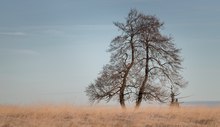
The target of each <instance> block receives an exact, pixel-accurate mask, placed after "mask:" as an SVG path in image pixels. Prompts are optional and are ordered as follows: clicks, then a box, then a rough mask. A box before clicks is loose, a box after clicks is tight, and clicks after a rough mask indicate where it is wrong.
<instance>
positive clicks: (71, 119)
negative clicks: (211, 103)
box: [0, 105, 220, 127]
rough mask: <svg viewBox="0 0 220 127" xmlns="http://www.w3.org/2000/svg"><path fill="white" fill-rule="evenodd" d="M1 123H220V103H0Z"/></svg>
mask: <svg viewBox="0 0 220 127" xmlns="http://www.w3.org/2000/svg"><path fill="white" fill-rule="evenodd" d="M0 127H220V107H199V106H198V107H190V106H187V107H180V108H170V107H149V106H146V107H144V106H143V107H141V108H140V109H137V110H135V109H134V108H127V109H126V110H122V109H121V108H120V107H112V106H72V105H29V106H12V105H0Z"/></svg>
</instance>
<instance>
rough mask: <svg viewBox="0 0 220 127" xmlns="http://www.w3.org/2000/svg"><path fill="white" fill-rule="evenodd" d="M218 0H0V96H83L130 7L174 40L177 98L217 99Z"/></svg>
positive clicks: (48, 99) (18, 100)
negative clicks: (183, 84)
mask: <svg viewBox="0 0 220 127" xmlns="http://www.w3.org/2000/svg"><path fill="white" fill-rule="evenodd" d="M219 6H220V2H219V1H218V0H184V1H183V0H87V1H86V0H0V104H31V103H38V102H41V103H60V102H61V103H74V104H88V99H87V97H86V95H85V93H84V91H85V87H86V86H87V85H89V84H90V83H91V82H93V81H94V79H95V78H96V77H97V75H98V73H99V71H101V69H102V67H103V65H104V64H106V63H108V61H109V54H108V53H107V52H106V50H107V48H108V45H109V43H110V41H111V40H112V39H113V38H114V37H115V36H116V35H118V34H120V33H119V32H118V31H117V28H116V27H114V25H113V22H114V21H121V22H123V21H124V18H125V17H126V15H127V14H128V12H129V10H130V9H131V8H136V9H137V10H139V11H141V12H143V13H145V14H151V15H156V16H157V17H158V18H159V19H160V20H161V21H164V22H165V27H164V30H163V33H164V34H167V35H171V36H172V37H173V38H174V43H176V44H177V46H178V47H179V48H182V56H183V58H184V63H183V66H184V68H185V69H184V71H183V75H184V77H185V78H186V80H188V81H189V84H188V87H187V88H185V89H183V90H181V94H182V96H187V95H192V96H191V97H189V98H186V99H184V101H193V100H220V92H219V90H220V78H219V75H220V67H219V65H220V64H219V63H220V56H219V54H220V51H219V47H220V36H219V33H220V32H219V30H220V15H219V14H220V8H219Z"/></svg>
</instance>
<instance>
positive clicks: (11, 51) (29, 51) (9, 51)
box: [0, 49, 40, 56]
mask: <svg viewBox="0 0 220 127" xmlns="http://www.w3.org/2000/svg"><path fill="white" fill-rule="evenodd" d="M0 53H2V54H4V53H6V54H17V55H31V56H38V55H40V53H39V52H37V51H35V50H32V49H0Z"/></svg>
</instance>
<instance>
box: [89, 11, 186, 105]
mask: <svg viewBox="0 0 220 127" xmlns="http://www.w3.org/2000/svg"><path fill="white" fill-rule="evenodd" d="M114 24H115V26H116V27H118V28H119V30H120V31H121V32H122V33H121V35H119V36H117V37H115V38H114V39H113V40H112V42H111V43H110V48H109V50H108V51H109V52H110V53H111V58H110V63H109V64H107V65H106V66H105V67H104V68H103V71H101V72H100V75H99V76H98V78H97V79H96V80H95V82H94V83H92V84H90V85H89V86H88V87H87V88H86V93H87V96H89V99H90V101H91V102H95V101H100V100H106V101H107V102H108V101H110V100H111V99H112V98H115V99H117V100H119V102H120V105H121V106H122V107H123V108H125V101H127V100H131V101H135V102H136V107H137V108H138V107H139V106H140V104H141V102H142V100H145V101H159V102H164V101H166V100H167V98H169V96H170V95H169V92H168V91H169V89H168V88H170V87H169V86H170V85H172V86H175V87H176V88H177V89H178V88H181V87H184V86H185V81H184V80H183V78H182V76H181V74H180V73H179V72H180V71H181V69H182V67H181V62H182V59H181V57H180V55H179V54H180V49H177V48H176V47H175V45H174V43H172V39H171V38H170V37H167V36H164V35H162V34H161V32H160V30H161V28H162V27H163V23H161V22H160V21H159V20H158V19H157V17H155V16H151V15H144V14H142V13H138V12H137V11H136V10H131V11H130V12H129V14H128V16H127V18H126V23H119V22H116V23H114Z"/></svg>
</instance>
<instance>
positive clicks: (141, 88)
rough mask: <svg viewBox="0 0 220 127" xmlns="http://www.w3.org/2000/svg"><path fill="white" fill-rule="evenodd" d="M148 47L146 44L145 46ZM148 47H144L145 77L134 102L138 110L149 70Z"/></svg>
mask: <svg viewBox="0 0 220 127" xmlns="http://www.w3.org/2000/svg"><path fill="white" fill-rule="evenodd" d="M147 45H148V44H147ZM148 50H149V49H148V46H146V64H145V76H144V80H143V82H142V84H141V87H140V89H139V93H138V98H137V100H136V106H135V108H139V107H140V105H141V102H142V99H143V94H144V89H145V86H146V83H147V80H148V70H149V67H148V66H149V65H148V61H149V54H148Z"/></svg>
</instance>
